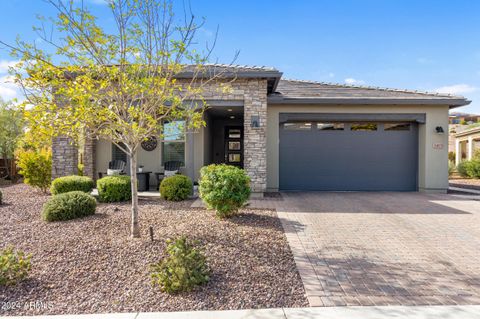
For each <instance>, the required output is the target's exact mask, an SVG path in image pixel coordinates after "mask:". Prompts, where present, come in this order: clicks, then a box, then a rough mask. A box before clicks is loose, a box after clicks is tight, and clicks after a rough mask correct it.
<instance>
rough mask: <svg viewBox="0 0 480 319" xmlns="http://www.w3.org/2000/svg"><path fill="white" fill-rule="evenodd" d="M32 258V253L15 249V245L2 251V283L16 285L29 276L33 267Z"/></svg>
mask: <svg viewBox="0 0 480 319" xmlns="http://www.w3.org/2000/svg"><path fill="white" fill-rule="evenodd" d="M30 259H31V256H30V255H27V256H26V255H25V253H24V252H22V251H19V250H17V251H14V250H13V247H7V248H6V249H4V250H2V251H0V285H3V286H9V285H14V284H16V283H17V282H18V281H20V280H22V279H24V278H25V277H27V275H28V272H29V271H30V267H31V265H30Z"/></svg>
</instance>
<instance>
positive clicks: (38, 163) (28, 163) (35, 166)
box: [17, 150, 52, 192]
mask: <svg viewBox="0 0 480 319" xmlns="http://www.w3.org/2000/svg"><path fill="white" fill-rule="evenodd" d="M17 166H18V167H19V168H20V171H19V173H20V174H21V175H22V176H23V178H24V182H25V184H27V185H30V186H33V187H38V188H40V189H41V190H42V191H43V192H46V191H47V189H48V187H49V186H50V183H51V179H52V153H51V152H50V151H49V150H40V151H35V150H21V151H19V152H17Z"/></svg>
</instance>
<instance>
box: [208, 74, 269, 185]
mask: <svg viewBox="0 0 480 319" xmlns="http://www.w3.org/2000/svg"><path fill="white" fill-rule="evenodd" d="M230 86H231V90H230V91H228V92H227V93H223V92H221V91H220V90H219V89H218V88H219V86H218V85H212V86H210V87H208V88H206V89H205V91H204V93H203V98H204V99H205V100H210V99H211V100H227V101H235V100H237V101H238V100H241V101H243V103H244V128H243V130H244V131H243V132H244V133H243V134H244V141H243V150H244V151H243V152H244V154H243V157H244V159H243V167H244V169H245V171H246V172H247V174H248V176H250V179H251V187H252V191H253V192H255V193H260V192H265V191H266V189H267V80H265V79H237V80H236V81H234V82H231V83H230ZM252 116H258V118H259V122H260V123H259V124H260V125H259V127H255V128H253V127H251V119H252Z"/></svg>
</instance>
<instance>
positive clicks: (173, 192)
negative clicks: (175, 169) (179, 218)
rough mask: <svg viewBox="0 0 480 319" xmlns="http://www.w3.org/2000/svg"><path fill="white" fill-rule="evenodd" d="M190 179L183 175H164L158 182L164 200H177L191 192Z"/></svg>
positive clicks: (186, 196) (185, 197)
mask: <svg viewBox="0 0 480 319" xmlns="http://www.w3.org/2000/svg"><path fill="white" fill-rule="evenodd" d="M192 189H193V183H192V180H191V179H190V178H189V177H188V176H185V175H174V176H170V177H166V178H164V179H163V180H162V183H161V184H160V195H162V198H164V199H166V200H171V201H174V202H178V201H181V200H185V199H187V198H188V196H189V195H191V194H192Z"/></svg>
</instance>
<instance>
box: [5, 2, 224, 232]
mask: <svg viewBox="0 0 480 319" xmlns="http://www.w3.org/2000/svg"><path fill="white" fill-rule="evenodd" d="M46 2H47V3H49V4H50V5H51V6H52V7H53V8H54V9H55V10H56V12H57V16H56V17H54V18H50V19H44V18H40V20H41V26H40V27H38V28H35V30H36V32H37V33H38V36H39V37H40V38H41V39H42V48H39V47H38V46H37V45H36V44H35V43H33V44H31V43H27V42H25V41H22V40H21V39H19V40H17V41H16V43H15V44H6V43H3V42H2V44H3V45H5V46H7V47H9V48H10V49H11V51H12V55H13V56H16V57H17V58H18V59H19V60H20V61H21V62H20V63H19V65H17V67H16V68H15V69H14V72H13V75H14V77H15V79H16V82H17V83H18V84H19V85H20V86H21V87H22V88H23V90H24V94H25V97H26V101H25V106H27V107H26V117H27V120H28V121H29V127H30V129H31V130H34V131H35V130H37V131H39V132H41V134H47V135H50V136H52V137H55V136H67V137H70V138H72V139H73V140H75V141H78V140H79V139H80V138H82V137H86V138H101V139H107V140H109V141H111V142H112V143H114V144H115V145H116V146H118V147H119V148H120V149H121V150H123V151H124V152H125V153H126V154H127V156H128V158H129V162H130V173H131V186H132V209H131V236H132V237H140V227H139V223H138V195H137V176H136V175H137V174H136V172H137V152H138V150H139V148H140V145H141V142H142V141H144V140H146V139H148V138H149V137H150V136H162V134H163V132H162V126H163V123H164V122H168V121H173V120H179V119H181V120H183V121H184V123H185V125H184V128H183V129H184V130H195V129H197V128H199V127H201V126H203V125H205V123H204V121H203V116H202V113H203V110H204V109H205V102H204V100H203V97H202V92H203V91H204V89H205V87H206V86H207V85H209V82H212V81H215V80H216V79H217V78H218V77H220V76H221V73H216V74H209V76H203V75H205V73H206V72H207V71H208V65H207V61H208V59H209V55H210V53H211V51H212V50H211V49H212V47H213V45H212V46H211V47H209V46H208V44H207V45H206V46H205V48H203V49H201V50H199V49H198V47H197V46H198V44H197V43H196V40H195V39H196V33H197V31H198V30H199V28H200V27H201V26H202V24H203V22H202V21H201V22H200V23H198V22H197V19H196V18H195V17H194V16H193V15H192V14H191V13H189V10H186V9H184V10H183V13H182V17H181V18H178V17H176V16H175V15H174V11H175V10H176V9H175V7H174V3H172V2H171V1H168V0H110V1H107V2H108V5H109V8H110V11H111V13H112V15H113V18H114V21H115V24H114V26H112V25H110V26H109V27H108V28H103V27H102V26H101V25H100V24H99V22H98V19H97V18H96V17H95V16H94V15H93V14H92V13H91V11H89V10H88V8H87V7H86V6H85V5H84V3H83V1H78V0H69V1H66V0H47V1H46ZM49 22H50V23H49ZM47 24H49V28H47V27H46V25H47ZM50 28H51V29H50ZM213 44H214V43H213ZM47 46H48V48H49V49H45V47H47ZM49 50H50V51H49ZM185 72H188V74H189V76H188V77H187V78H188V79H185V77H183V79H182V80H181V81H180V80H179V78H180V76H179V74H185ZM220 87H222V86H220ZM225 89H228V86H223V87H222V90H225Z"/></svg>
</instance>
